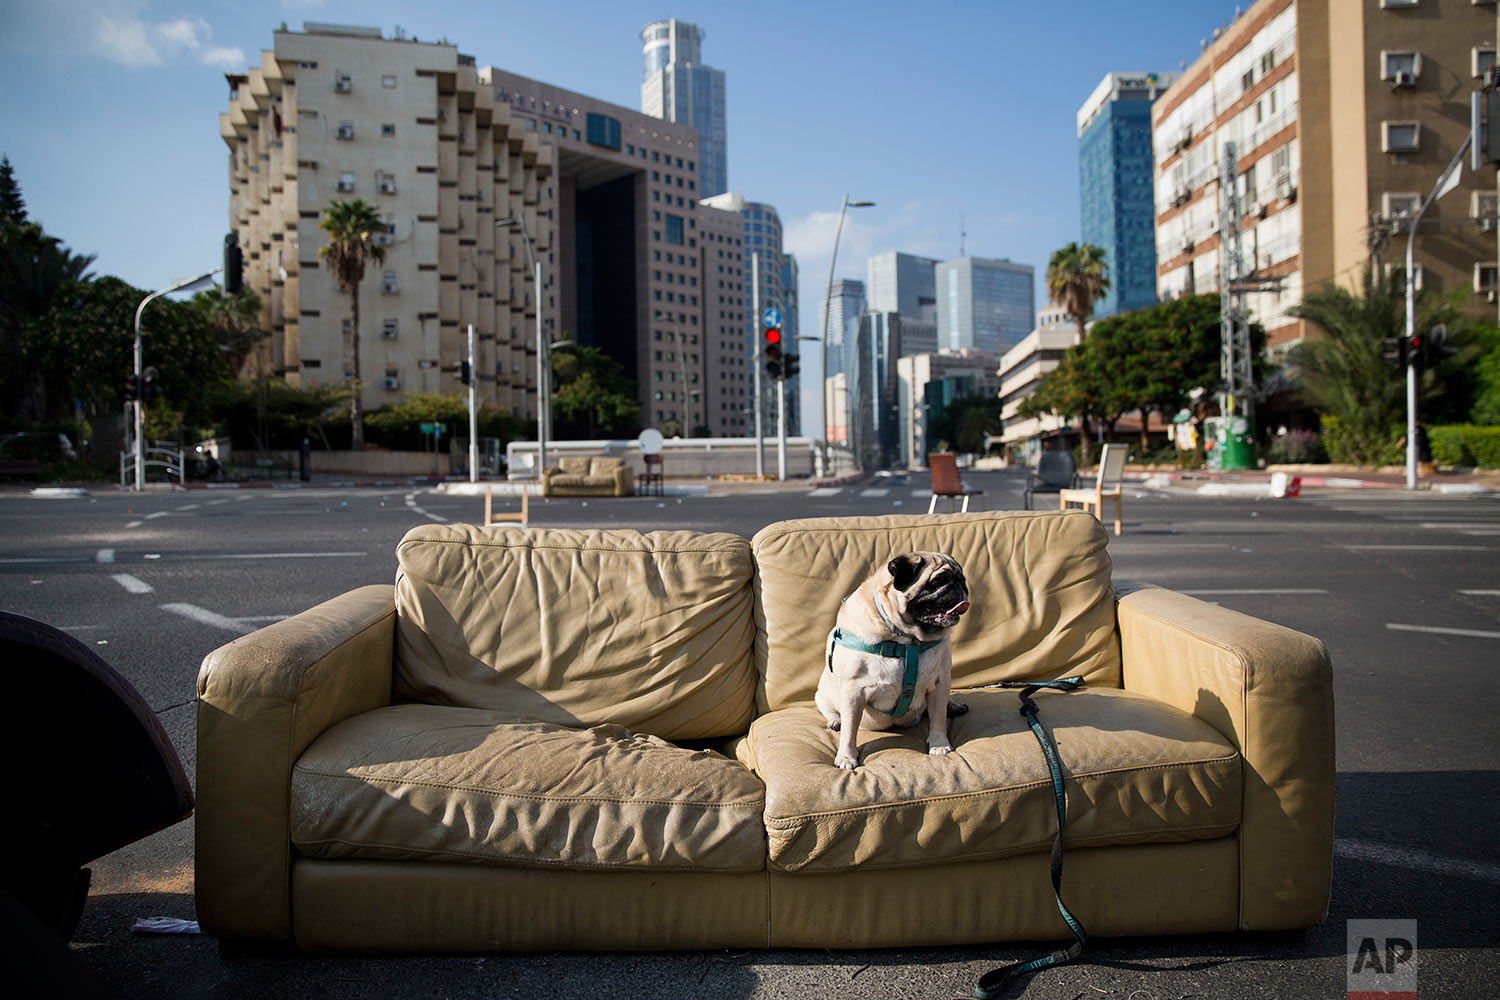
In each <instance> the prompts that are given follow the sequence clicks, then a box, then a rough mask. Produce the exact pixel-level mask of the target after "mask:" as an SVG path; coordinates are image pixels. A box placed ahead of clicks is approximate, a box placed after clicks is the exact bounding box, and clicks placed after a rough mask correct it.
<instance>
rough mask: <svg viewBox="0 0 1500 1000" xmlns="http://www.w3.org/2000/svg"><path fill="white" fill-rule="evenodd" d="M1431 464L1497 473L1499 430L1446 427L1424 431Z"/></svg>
mask: <svg viewBox="0 0 1500 1000" xmlns="http://www.w3.org/2000/svg"><path fill="white" fill-rule="evenodd" d="M1427 441H1428V443H1429V444H1430V445H1431V446H1432V460H1433V461H1434V462H1436V463H1437V464H1439V465H1478V466H1482V467H1484V468H1486V469H1500V427H1481V426H1478V425H1476V424H1446V425H1443V426H1440V427H1429V428H1427Z"/></svg>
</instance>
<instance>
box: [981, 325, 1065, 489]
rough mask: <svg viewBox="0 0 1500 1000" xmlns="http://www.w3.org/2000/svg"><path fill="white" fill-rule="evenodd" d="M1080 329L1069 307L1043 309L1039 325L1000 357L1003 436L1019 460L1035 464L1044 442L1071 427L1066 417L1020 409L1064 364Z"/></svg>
mask: <svg viewBox="0 0 1500 1000" xmlns="http://www.w3.org/2000/svg"><path fill="white" fill-rule="evenodd" d="M1077 331H1078V327H1077V324H1075V323H1074V322H1073V318H1072V317H1071V316H1069V315H1068V313H1067V310H1065V309H1061V308H1058V307H1056V306H1052V307H1049V308H1047V309H1043V310H1042V311H1041V312H1040V313H1038V314H1037V318H1036V329H1034V330H1032V331H1031V332H1030V333H1029V334H1027V335H1026V336H1025V337H1024V338H1022V340H1021V342H1020V343H1019V344H1017V345H1016V346H1014V347H1012V348H1011V349H1010V350H1008V351H1006V352H1005V354H1004V355H1003V356H1002V357H1001V358H1000V368H999V373H998V374H999V378H1000V419H1001V421H1003V423H1004V429H1003V430H1002V431H1001V435H1000V436H1001V439H1002V440H1003V441H1004V442H1005V448H1006V451H1007V453H1009V454H1010V455H1011V456H1012V457H1013V458H1014V459H1016V460H1017V461H1020V462H1022V463H1024V464H1027V465H1034V464H1035V458H1036V453H1037V452H1038V451H1039V450H1040V449H1041V445H1042V442H1043V441H1044V440H1046V439H1047V438H1050V437H1054V436H1056V435H1057V433H1058V432H1059V430H1065V429H1066V428H1067V427H1068V421H1067V419H1066V418H1058V417H1057V416H1055V415H1042V416H1039V417H1026V418H1022V417H1021V416H1020V415H1019V411H1020V408H1021V404H1022V403H1023V402H1024V401H1025V400H1026V397H1028V396H1030V395H1031V394H1032V393H1034V392H1036V389H1037V385H1038V384H1039V383H1040V382H1041V381H1042V378H1043V377H1044V376H1046V375H1047V374H1048V373H1050V372H1052V371H1054V370H1055V369H1056V368H1057V366H1058V365H1060V364H1062V359H1063V355H1064V354H1066V353H1067V352H1068V348H1070V347H1072V346H1073V345H1074V343H1076V342H1077V339H1078V334H1077Z"/></svg>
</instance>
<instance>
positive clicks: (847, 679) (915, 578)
mask: <svg viewBox="0 0 1500 1000" xmlns="http://www.w3.org/2000/svg"><path fill="white" fill-rule="evenodd" d="M968 610H969V586H968V582H967V581H965V580H964V571H963V568H962V567H961V566H959V564H958V561H957V560H956V559H954V558H953V557H952V556H950V555H947V554H946V553H942V552H912V553H909V554H907V555H902V556H897V557H895V558H894V559H892V560H891V561H890V562H889V563H887V564H886V565H885V566H883V567H881V568H880V569H879V570H877V571H876V572H875V574H874V575H873V576H871V577H870V578H869V579H868V580H866V581H865V582H864V583H862V584H860V585H859V588H858V589H857V590H855V591H854V593H852V594H850V595H849V596H848V597H846V598H845V599H844V603H843V605H842V606H841V607H840V608H839V613H838V618H837V619H836V620H835V624H834V629H833V631H832V632H830V633H829V634H828V643H827V655H826V657H825V660H826V663H827V669H826V670H824V671H823V673H822V676H821V678H820V679H819V681H818V693H817V698H816V701H817V705H818V709H819V711H821V712H822V713H823V717H824V718H825V719H827V720H828V728H829V729H836V730H838V732H839V746H838V753H837V754H836V755H835V756H834V759H833V762H834V764H835V765H836V766H838V767H841V768H845V769H851V770H852V769H853V768H855V767H857V766H858V765H859V758H858V751H857V749H856V747H855V738H856V736H857V735H858V734H859V727H860V724H861V722H862V721H865V715H866V713H868V715H869V718H868V720H867V721H865V724H866V725H867V726H868V727H869V728H871V729H890V728H892V727H906V726H910V725H914V724H915V723H916V722H917V721H918V720H919V719H921V717H922V713H923V712H924V711H925V712H926V713H927V716H928V719H929V721H930V723H931V728H930V729H929V731H928V734H927V752H928V753H929V754H933V755H940V754H946V753H950V752H951V751H952V750H953V746H952V744H950V743H949V742H948V717H949V716H950V715H962V714H963V713H964V712H967V711H968V710H969V709H968V706H967V705H964V704H962V703H960V702H950V701H949V697H948V696H949V692H950V691H951V689H952V684H953V643H952V641H951V640H950V638H949V630H950V629H952V628H953V626H954V625H957V624H958V621H959V618H960V617H962V615H963V614H964V612H966V611H968ZM909 660H915V671H914V673H915V677H914V678H912V677H910V676H909V675H908V670H907V663H908V661H909Z"/></svg>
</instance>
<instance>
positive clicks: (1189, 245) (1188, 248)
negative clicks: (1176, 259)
mask: <svg viewBox="0 0 1500 1000" xmlns="http://www.w3.org/2000/svg"><path fill="white" fill-rule="evenodd" d="M1197 246H1198V244H1196V243H1194V242H1193V240H1192V238H1191V237H1189V238H1188V239H1185V240H1183V241H1182V252H1183V253H1192V252H1193V250H1194V249H1195V248H1196V247H1197Z"/></svg>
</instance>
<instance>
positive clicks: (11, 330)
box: [0, 211, 94, 421]
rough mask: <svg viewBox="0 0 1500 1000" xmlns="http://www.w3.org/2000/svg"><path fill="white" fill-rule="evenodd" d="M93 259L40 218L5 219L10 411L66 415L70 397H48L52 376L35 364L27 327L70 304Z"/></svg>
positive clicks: (1, 341)
mask: <svg viewBox="0 0 1500 1000" xmlns="http://www.w3.org/2000/svg"><path fill="white" fill-rule="evenodd" d="M22 214H23V216H24V211H23V213H22ZM93 260H94V258H93V256H92V255H87V256H84V255H79V254H75V253H73V252H72V251H71V250H69V249H68V248H67V247H65V246H63V244H62V241H61V240H59V239H58V238H57V237H55V236H48V235H47V234H46V233H45V232H43V231H42V227H41V226H39V225H37V224H36V223H24V224H23V223H18V222H16V221H15V219H13V218H4V219H0V350H3V351H4V354H5V357H6V358H7V359H8V363H7V364H6V365H5V366H4V369H3V371H0V396H3V398H4V400H5V403H4V406H5V409H6V411H7V412H8V413H10V414H11V415H13V416H19V417H22V418H24V419H27V420H31V421H39V420H46V419H49V418H51V417H53V416H55V415H56V414H58V413H59V412H60V413H62V414H64V415H66V413H67V400H66V399H62V398H58V397H56V396H53V397H50V398H49V396H48V393H47V380H46V379H45V378H44V377H42V375H41V373H40V372H38V370H37V369H36V367H35V364H34V359H35V355H36V351H35V350H28V343H27V341H28V339H29V336H30V334H29V333H28V328H29V327H30V325H31V324H33V323H34V322H36V321H37V320H38V319H40V318H41V317H43V316H46V315H47V314H48V313H49V312H51V311H52V310H54V309H58V308H65V307H66V306H65V303H66V300H67V298H68V297H69V296H70V295H71V294H73V292H74V291H75V289H76V286H78V285H82V284H87V283H88V282H89V281H90V280H91V279H92V275H91V274H89V271H88V268H89V265H90V264H92V263H93Z"/></svg>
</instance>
